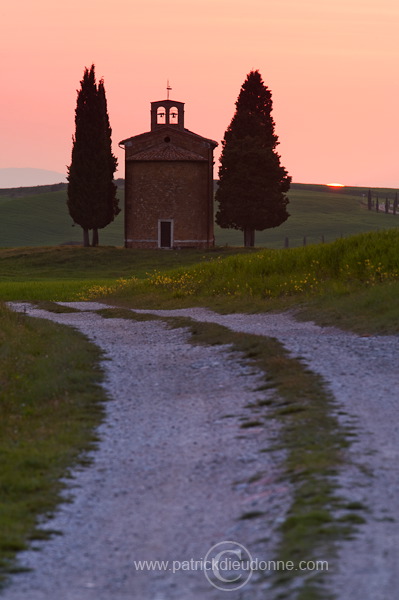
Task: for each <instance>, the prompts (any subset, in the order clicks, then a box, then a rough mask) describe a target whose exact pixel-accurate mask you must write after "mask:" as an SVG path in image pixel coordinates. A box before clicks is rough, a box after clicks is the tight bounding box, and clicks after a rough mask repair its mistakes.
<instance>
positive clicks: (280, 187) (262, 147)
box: [216, 71, 291, 246]
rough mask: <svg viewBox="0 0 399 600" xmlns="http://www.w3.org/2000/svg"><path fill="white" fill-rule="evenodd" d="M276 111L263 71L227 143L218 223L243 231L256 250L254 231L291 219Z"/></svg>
mask: <svg viewBox="0 0 399 600" xmlns="http://www.w3.org/2000/svg"><path fill="white" fill-rule="evenodd" d="M272 107H273V105H272V95H271V92H270V91H269V89H268V88H267V87H266V86H265V84H264V83H263V80H262V77H261V75H260V73H259V71H251V72H250V73H249V74H248V75H247V78H246V80H245V82H244V83H243V85H242V87H241V91H240V94H239V96H238V99H237V102H236V112H235V114H234V116H233V119H232V121H231V123H230V125H229V127H228V128H227V130H226V132H225V135H224V139H223V141H222V155H221V159H220V161H221V166H220V169H219V187H218V189H217V192H216V200H217V202H218V203H219V209H218V211H217V213H216V222H217V223H218V225H220V227H223V228H230V229H231V228H232V229H239V230H241V231H243V232H244V244H245V246H254V244H255V230H257V231H262V230H263V229H268V228H270V227H278V226H279V225H281V224H282V223H284V221H286V220H287V218H288V217H289V213H288V212H287V208H286V207H287V204H288V198H287V196H286V195H285V194H286V192H288V190H289V188H290V183H291V177H289V175H288V173H287V171H286V170H285V168H284V167H283V166H281V165H280V156H279V155H278V154H277V152H276V151H275V148H276V146H277V144H278V137H277V135H276V134H275V131H274V128H275V124H274V120H273V118H272V116H271V112H272Z"/></svg>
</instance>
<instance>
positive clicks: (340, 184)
mask: <svg viewBox="0 0 399 600" xmlns="http://www.w3.org/2000/svg"><path fill="white" fill-rule="evenodd" d="M327 185H328V187H336V188H339V187H340V188H341V187H345V186H344V184H343V183H327Z"/></svg>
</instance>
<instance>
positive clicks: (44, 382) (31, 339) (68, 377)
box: [0, 304, 105, 585]
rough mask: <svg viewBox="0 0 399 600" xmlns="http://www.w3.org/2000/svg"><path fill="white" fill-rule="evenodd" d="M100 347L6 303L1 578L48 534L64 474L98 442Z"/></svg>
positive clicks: (1, 326)
mask: <svg viewBox="0 0 399 600" xmlns="http://www.w3.org/2000/svg"><path fill="white" fill-rule="evenodd" d="M99 359H100V351H99V350H98V349H97V348H96V347H95V346H94V345H93V344H90V343H89V342H88V341H87V340H86V339H85V338H84V336H83V335H81V334H79V333H78V332H76V331H74V330H72V329H71V328H69V327H64V326H62V325H58V324H55V323H51V322H48V321H45V320H41V319H31V318H28V317H26V316H24V315H23V314H21V313H13V312H12V311H10V310H8V309H7V308H6V307H5V306H4V305H2V304H0V382H1V391H0V414H1V418H0V455H1V459H2V460H1V462H2V469H1V472H0V530H1V532H2V535H1V540H0V585H3V584H4V582H5V579H6V577H7V574H8V573H10V572H13V571H15V570H18V567H17V566H16V562H15V555H16V553H17V552H18V551H20V550H23V549H24V548H25V547H26V545H27V543H28V542H29V541H32V540H35V539H42V538H43V537H46V536H47V535H48V533H47V532H45V531H43V530H40V527H39V526H38V517H39V515H45V516H46V515H49V514H51V512H52V511H53V510H54V508H55V507H56V505H57V504H58V503H59V502H60V499H61V492H62V490H63V486H62V484H61V482H60V477H62V476H65V475H66V474H67V472H68V468H69V467H70V466H71V465H73V464H76V463H77V462H78V461H80V462H84V461H85V460H87V457H86V459H85V453H86V451H88V450H89V449H90V448H92V447H93V445H94V444H95V441H96V436H95V434H94V433H93V431H94V428H95V426H96V425H98V424H99V422H100V421H101V418H102V415H103V401H104V400H105V395H104V392H103V390H102V388H101V387H100V385H99V383H100V381H101V379H102V372H101V370H100V368H99V366H98V363H99Z"/></svg>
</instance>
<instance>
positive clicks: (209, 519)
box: [3, 303, 399, 600]
mask: <svg viewBox="0 0 399 600" xmlns="http://www.w3.org/2000/svg"><path fill="white" fill-rule="evenodd" d="M65 304H68V305H72V306H75V307H77V308H80V309H82V308H84V311H85V312H81V313H64V314H52V313H45V312H44V311H41V310H38V309H34V308H32V307H28V308H27V312H28V314H31V315H33V316H37V317H45V318H51V319H52V320H55V321H58V322H60V323H65V324H67V325H71V326H73V327H76V328H78V329H80V330H81V331H83V332H84V333H85V334H86V335H87V336H88V337H89V338H90V339H92V340H93V341H94V342H95V343H96V344H98V345H99V346H100V347H101V348H102V349H103V351H104V354H105V358H107V359H108V360H105V361H104V369H105V372H106V383H105V386H106V389H107V391H108V394H109V396H110V399H111V400H110V401H109V402H108V403H107V416H106V419H105V422H104V424H103V425H102V426H101V427H100V430H99V434H100V438H101V441H100V443H99V446H98V449H97V450H96V451H95V452H94V453H93V464H92V466H91V467H90V468H88V469H84V470H80V471H75V472H74V480H73V482H74V488H73V496H74V500H73V503H72V504H66V505H62V507H61V508H60V510H59V511H58V512H57V514H56V516H55V518H54V519H53V520H52V521H50V522H49V523H48V525H47V526H48V527H50V528H55V529H60V530H62V531H63V533H64V534H63V535H62V536H57V537H55V538H54V539H52V540H51V541H49V542H46V543H44V544H41V545H39V547H41V548H42V551H41V552H35V551H29V552H26V553H22V555H21V562H23V564H28V565H30V566H31V567H32V568H34V569H35V570H34V571H33V572H32V573H27V574H21V575H18V576H17V577H15V578H14V580H13V583H12V585H11V586H10V587H8V588H7V589H6V591H5V593H4V596H3V597H4V598H5V600H22V599H25V598H29V600H50V599H52V598H54V597H58V598H61V599H62V600H94V598H95V599H96V600H110V599H111V598H112V599H114V600H125V599H128V598H129V599H131V598H142V599H145V600H175V599H183V598H184V599H185V600H196V599H197V598H198V599H199V598H202V599H205V598H206V599H208V598H209V599H210V600H213V599H214V598H220V597H221V594H222V597H227V598H229V600H230V599H231V600H249V599H251V600H257V598H262V599H263V598H267V599H270V600H271V599H272V597H273V596H272V592H271V590H270V589H269V582H268V580H267V579H266V581H264V582H263V583H261V584H258V583H257V582H256V580H255V577H253V578H252V579H251V580H250V581H249V582H248V583H247V584H246V585H245V586H244V587H242V588H241V589H240V590H238V591H236V592H230V593H228V594H225V595H223V593H222V592H221V591H219V590H217V589H216V588H215V587H213V586H212V585H211V584H210V583H209V582H208V581H207V580H206V578H205V577H204V573H203V572H202V571H201V572H200V571H196V570H187V571H183V570H180V571H178V572H177V573H175V574H173V573H171V572H170V571H167V570H166V571H162V570H155V571H142V572H140V571H138V570H137V569H136V568H135V566H134V561H135V560H136V561H137V560H146V559H147V560H169V561H172V560H176V561H184V560H189V559H191V558H193V559H196V560H199V559H201V558H203V557H204V556H205V555H206V553H207V551H208V550H209V548H210V547H211V546H212V545H213V544H216V543H218V542H221V541H223V540H235V541H237V542H240V543H241V544H243V545H244V546H245V547H246V548H248V549H249V550H250V551H251V554H252V556H253V557H259V558H262V559H265V558H267V559H268V560H272V559H275V558H276V556H275V547H276V544H277V541H278V535H277V533H276V528H277V525H278V523H279V522H281V520H282V519H284V515H285V513H286V510H287V508H288V506H289V502H290V498H291V495H290V489H289V486H288V485H287V484H286V482H284V483H282V481H281V479H280V475H281V464H282V460H283V458H284V456H283V454H282V453H281V452H280V453H279V454H278V453H276V452H272V453H271V452H259V450H260V449H265V448H270V447H271V446H272V445H273V442H274V441H275V439H276V437H278V424H277V423H275V422H274V421H272V420H268V426H267V428H257V427H254V428H248V429H243V428H241V427H240V425H241V424H242V423H243V419H250V418H251V417H253V415H252V414H251V409H249V408H246V406H247V405H248V404H249V403H251V402H253V401H254V399H257V398H259V392H257V393H255V392H254V391H253V390H254V388H255V387H256V385H257V381H258V380H259V374H257V373H256V372H254V371H253V369H252V368H249V367H248V365H246V364H245V362H244V361H243V360H242V359H241V358H240V357H239V356H236V355H232V354H231V353H230V352H229V351H228V349H226V348H223V347H222V348H220V347H217V348H215V347H211V348H210V347H203V346H192V345H190V344H189V343H187V334H186V333H185V332H184V330H181V329H180V330H169V329H167V327H166V326H165V325H164V324H163V323H160V322H158V321H145V322H136V321H127V320H122V319H102V318H101V317H99V316H98V315H95V314H93V313H90V312H87V311H90V310H94V309H96V308H100V307H101V306H100V305H97V304H96V303H74V304H71V303H65ZM14 308H15V309H16V310H23V309H24V306H23V305H21V304H19V305H16V304H15V305H14ZM25 308H26V307H25ZM137 312H152V313H155V314H158V315H160V316H164V315H165V316H173V315H184V316H189V317H191V318H193V319H197V320H199V321H211V322H217V323H220V324H222V325H225V326H227V327H230V328H231V329H233V330H235V331H245V332H248V333H255V334H259V335H267V336H273V337H276V338H278V339H279V340H280V341H281V342H282V343H283V344H284V345H285V347H286V348H287V349H288V350H289V351H290V352H291V353H292V354H293V355H294V356H298V357H302V358H303V360H304V362H305V363H307V364H308V365H309V367H310V368H311V369H312V370H313V371H314V372H317V373H319V374H320V375H321V376H322V377H323V378H324V380H325V381H326V383H327V384H328V386H329V387H330V389H331V391H332V393H333V394H334V396H335V398H336V401H337V404H338V409H337V417H338V418H339V420H340V421H341V423H342V425H344V426H351V427H352V428H353V429H354V432H355V434H356V436H355V437H354V438H353V443H352V445H351V447H350V449H349V450H348V453H347V464H346V466H345V467H344V468H343V469H342V470H341V472H340V474H339V477H338V483H339V484H340V486H341V488H342V489H341V493H342V495H344V496H345V497H347V498H348V501H357V502H361V503H362V504H364V505H365V506H366V507H367V513H366V515H365V517H366V524H365V525H362V526H361V527H360V528H359V531H358V533H357V535H356V536H355V537H354V539H352V540H349V541H345V542H343V543H342V544H341V546H340V547H339V548H338V555H337V561H336V564H334V565H333V566H332V568H331V570H330V572H329V575H328V578H329V580H328V587H329V591H330V592H332V593H334V594H335V595H336V597H337V598H339V600H368V599H370V600H371V599H372V600H387V599H391V598H393V597H395V595H396V590H397V589H399V570H398V569H397V565H398V564H399V552H398V543H397V542H398V539H399V536H398V533H399V524H398V520H397V518H398V508H399V477H398V475H399V461H398V454H399V450H398V448H399V446H398V441H399V424H398V400H397V397H398V393H397V383H398V374H397V367H396V362H395V356H396V355H397V353H398V338H397V337H396V336H370V337H361V336H357V335H354V334H349V333H345V332H342V331H339V330H337V329H333V328H320V327H318V326H316V325H314V324H312V323H301V322H297V321H295V320H294V319H293V318H292V317H290V316H289V315H287V314H261V315H259V314H257V315H238V314H234V315H218V314H216V313H212V312H211V311H208V310H205V309H184V310H180V311H137ZM259 474H261V477H260V478H258V479H257V478H256V476H257V475H258V476H259ZM251 479H253V480H256V481H252V482H251ZM248 511H261V512H265V515H264V516H262V521H260V520H259V519H244V520H243V519H240V518H239V517H240V516H241V515H242V514H243V513H246V512H248ZM260 523H262V525H260ZM323 558H324V557H315V559H323Z"/></svg>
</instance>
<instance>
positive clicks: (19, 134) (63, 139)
mask: <svg viewBox="0 0 399 600" xmlns="http://www.w3.org/2000/svg"><path fill="white" fill-rule="evenodd" d="M1 17H2V18H1V20H0V28H1V35H0V47H1V54H2V57H3V59H2V61H1V63H0V75H1V81H2V97H1V102H2V111H1V136H2V144H1V153H0V168H6V167H7V168H11V167H33V168H37V169H48V170H54V171H58V172H61V173H65V172H66V166H67V165H69V163H70V157H71V148H72V141H71V140H72V135H73V133H74V111H75V106H76V90H77V89H78V88H79V87H80V80H81V79H82V76H83V70H84V67H85V66H90V65H91V64H92V63H94V64H95V65H96V74H97V78H98V79H100V78H101V77H104V81H105V89H106V94H107V99H108V110H109V116H110V122H111V126H112V130H113V134H112V139H113V148H114V152H115V154H116V155H117V157H118V159H119V170H118V172H117V173H116V176H117V177H123V176H124V166H123V160H124V156H123V151H122V150H121V149H120V148H119V147H118V142H119V141H120V140H122V139H126V138H127V137H129V136H132V135H136V134H138V133H142V132H145V131H148V130H149V128H150V119H149V109H150V102H152V101H156V100H161V99H163V98H164V97H165V96H166V85H167V80H169V81H170V85H171V87H172V91H171V98H172V99H175V100H177V101H181V102H185V123H186V127H187V128H188V129H190V130H191V131H194V132H196V133H199V134H200V135H203V136H205V137H209V138H212V139H214V140H216V141H218V142H219V148H218V150H217V152H216V153H215V154H216V160H218V157H219V153H220V141H221V139H222V138H223V134H224V131H225V129H226V128H227V126H228V125H229V123H230V121H231V118H232V116H233V114H234V111H235V101H236V99H237V96H238V93H239V91H240V87H241V85H242V83H243V82H244V80H245V78H246V75H247V73H249V71H251V70H253V69H259V71H260V73H261V75H262V77H263V80H264V82H265V84H266V85H267V86H268V87H269V89H270V90H271V92H272V97H273V106H274V108H273V117H274V120H275V122H276V132H277V135H278V136H279V141H280V145H279V146H278V151H279V154H280V155H281V163H282V164H283V165H284V166H285V167H286V169H287V170H288V172H289V174H290V175H291V176H292V178H293V181H296V182H305V181H306V182H312V183H320V184H322V183H324V182H325V181H335V180H337V181H345V182H346V185H362V186H368V187H377V186H379V187H399V173H398V163H399V161H398V156H397V143H396V140H397V137H398V133H399V111H398V108H397V107H398V99H399V78H398V77H397V71H398V64H399V44H398V43H397V30H398V26H399V4H398V2H397V0H378V1H377V0H334V2H332V0H331V1H326V0H303V2H300V3H299V2H298V1H297V0H278V1H277V0H246V1H245V2H244V1H243V0H169V1H168V2H165V1H164V0H146V2H142V1H139V0H114V2H113V3H112V4H110V3H109V2H105V0H97V1H95V0H70V1H69V2H68V3H55V2H54V1H53V0H36V1H35V2H33V0H20V1H19V2H15V3H11V2H10V3H7V5H5V6H4V7H3V8H2V12H1ZM217 167H218V162H217V163H216V165H215V176H217ZM328 185H332V184H328Z"/></svg>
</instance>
